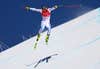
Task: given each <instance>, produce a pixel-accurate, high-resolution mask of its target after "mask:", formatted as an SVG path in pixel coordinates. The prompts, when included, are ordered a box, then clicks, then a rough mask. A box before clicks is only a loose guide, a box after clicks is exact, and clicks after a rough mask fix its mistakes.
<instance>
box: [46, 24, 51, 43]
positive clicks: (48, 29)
mask: <svg viewBox="0 0 100 69" xmlns="http://www.w3.org/2000/svg"><path fill="white" fill-rule="evenodd" d="M46 27H47V35H46V39H45V42H46V43H48V40H49V36H50V33H51V25H50V23H49V22H48V24H47V25H46Z"/></svg>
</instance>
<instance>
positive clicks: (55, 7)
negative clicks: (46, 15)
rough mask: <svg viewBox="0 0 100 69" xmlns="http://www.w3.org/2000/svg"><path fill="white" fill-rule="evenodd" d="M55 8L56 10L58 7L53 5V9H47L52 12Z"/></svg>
mask: <svg viewBox="0 0 100 69" xmlns="http://www.w3.org/2000/svg"><path fill="white" fill-rule="evenodd" d="M57 8H58V6H57V5H55V6H54V7H52V8H49V9H50V11H53V10H55V9H57Z"/></svg>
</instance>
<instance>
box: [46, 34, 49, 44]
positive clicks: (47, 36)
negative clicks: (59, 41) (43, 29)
mask: <svg viewBox="0 0 100 69" xmlns="http://www.w3.org/2000/svg"><path fill="white" fill-rule="evenodd" d="M49 36H50V34H47V35H46V38H45V42H46V45H48V40H49Z"/></svg>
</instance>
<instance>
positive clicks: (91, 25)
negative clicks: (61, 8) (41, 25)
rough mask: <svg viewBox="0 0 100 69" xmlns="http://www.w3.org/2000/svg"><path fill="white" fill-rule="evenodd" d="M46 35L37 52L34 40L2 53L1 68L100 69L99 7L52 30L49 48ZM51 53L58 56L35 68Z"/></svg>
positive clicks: (43, 35)
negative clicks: (40, 60)
mask: <svg viewBox="0 0 100 69" xmlns="http://www.w3.org/2000/svg"><path fill="white" fill-rule="evenodd" d="M45 35H46V32H44V33H43V34H42V37H41V40H40V41H39V44H38V47H37V49H33V45H34V42H35V39H36V37H33V38H31V39H29V40H26V41H24V42H22V43H20V44H18V45H16V46H14V47H12V48H10V49H8V50H6V51H4V52H2V53H0V69H100V8H97V9H95V10H93V11H91V12H88V13H86V14H84V15H82V16H80V17H78V18H76V19H73V20H71V21H69V22H66V23H64V24H62V25H60V26H58V27H55V28H53V29H52V33H51V36H50V40H49V44H48V45H45V41H44V40H45ZM52 54H58V55H57V56H54V57H52V58H51V59H50V60H49V62H48V63H45V62H42V63H40V64H39V65H38V66H37V67H36V68H34V64H36V62H37V61H39V59H42V58H44V57H46V56H49V55H52ZM30 64H32V65H30ZM28 65H30V66H28Z"/></svg>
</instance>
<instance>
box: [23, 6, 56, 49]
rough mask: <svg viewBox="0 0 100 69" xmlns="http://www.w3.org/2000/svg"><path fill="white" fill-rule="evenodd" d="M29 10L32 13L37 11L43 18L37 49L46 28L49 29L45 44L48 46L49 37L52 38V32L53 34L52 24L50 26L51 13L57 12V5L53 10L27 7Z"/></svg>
mask: <svg viewBox="0 0 100 69" xmlns="http://www.w3.org/2000/svg"><path fill="white" fill-rule="evenodd" d="M25 8H26V9H27V10H32V11H36V12H40V13H41V16H42V21H41V28H40V30H39V32H38V36H37V39H36V43H35V47H34V48H36V46H37V42H38V41H39V39H40V35H41V33H42V32H43V30H44V29H45V27H46V28H47V35H46V39H45V42H46V44H47V43H48V40H49V36H50V32H51V24H50V16H51V11H53V10H55V9H56V8H58V6H57V5H55V6H54V7H52V8H48V7H45V6H44V7H43V8H42V9H36V8H31V7H28V6H27V7H25Z"/></svg>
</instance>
